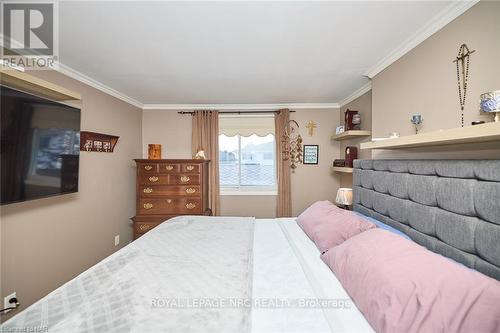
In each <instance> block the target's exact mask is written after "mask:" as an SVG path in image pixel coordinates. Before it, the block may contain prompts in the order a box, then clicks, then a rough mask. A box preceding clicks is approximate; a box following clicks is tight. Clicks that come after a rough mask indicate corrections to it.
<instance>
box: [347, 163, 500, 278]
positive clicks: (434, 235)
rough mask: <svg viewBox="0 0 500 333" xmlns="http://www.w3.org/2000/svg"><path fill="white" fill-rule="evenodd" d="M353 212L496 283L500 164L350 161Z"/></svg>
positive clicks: (498, 273)
mask: <svg viewBox="0 0 500 333" xmlns="http://www.w3.org/2000/svg"><path fill="white" fill-rule="evenodd" d="M353 172H354V176H353V183H354V184H353V185H354V187H353V192H354V199H353V201H354V210H355V211H357V212H359V213H361V214H364V215H367V216H370V217H372V218H375V219H377V220H379V221H381V222H383V223H385V224H388V225H390V226H392V227H394V228H396V229H399V230H400V231H402V232H404V233H405V234H407V235H408V236H409V237H410V238H411V239H413V240H414V241H415V242H417V243H419V244H420V245H423V246H425V247H427V248H428V249H430V250H432V251H434V252H437V253H439V254H442V255H444V256H447V257H449V258H452V259H454V260H455V261H458V262H460V263H462V264H464V265H466V266H468V267H471V268H474V269H476V270H478V271H480V272H482V273H484V274H486V275H488V276H491V277H493V278H496V279H497V280H500V160H355V161H354V171H353Z"/></svg>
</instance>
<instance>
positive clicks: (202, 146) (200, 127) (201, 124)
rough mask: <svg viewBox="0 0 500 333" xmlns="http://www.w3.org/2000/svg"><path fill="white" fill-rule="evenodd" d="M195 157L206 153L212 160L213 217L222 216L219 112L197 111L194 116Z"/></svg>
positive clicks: (193, 141)
mask: <svg viewBox="0 0 500 333" xmlns="http://www.w3.org/2000/svg"><path fill="white" fill-rule="evenodd" d="M191 142H192V144H191V150H192V152H193V155H194V154H196V153H197V152H198V151H199V150H204V151H205V156H206V158H207V159H209V160H210V168H209V169H210V172H209V185H210V189H209V197H210V198H209V200H210V208H211V209H212V214H213V215H216V216H217V215H219V214H220V195H219V112H218V111H195V112H194V114H193V133H192V140H191Z"/></svg>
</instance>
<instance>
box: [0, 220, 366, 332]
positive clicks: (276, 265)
mask: <svg viewBox="0 0 500 333" xmlns="http://www.w3.org/2000/svg"><path fill="white" fill-rule="evenodd" d="M215 224H217V225H215ZM200 232H202V233H203V235H204V236H203V237H201V238H200V237H199V236H198V235H200ZM226 265H230V266H231V267H229V269H228V268H227V267H226ZM250 299H252V300H253V309H252V308H251V307H252V306H251V305H252V304H250V306H249V304H242V302H247V301H249V300H250ZM319 300H326V301H330V302H331V304H330V305H328V304H327V305H326V306H324V307H322V306H319V305H317V304H315V303H316V302H318V301H319ZM169 302H170V303H169ZM23 327H42V328H43V327H49V331H50V332H78V331H85V332H87V331H94V332H104V331H105V332H113V331H115V332H125V331H132V332H148V331H149V332H159V331H163V332H167V331H170V332H172V331H186V332H193V331H200V332H209V331H211V332H241V331H252V332H330V331H335V332H372V331H373V330H372V329H371V327H370V325H369V324H368V323H367V322H366V320H365V319H364V317H363V315H362V314H361V313H360V312H359V311H358V309H357V308H356V306H355V305H354V304H353V303H352V301H351V300H350V298H349V296H348V295H347V293H346V292H345V290H344V289H343V288H342V286H341V285H340V283H339V281H338V280H337V279H336V278H335V275H333V274H332V272H331V271H330V270H329V269H328V267H327V266H325V265H324V263H323V262H322V261H321V260H320V258H319V254H318V250H317V249H316V247H315V246H314V244H313V243H312V242H311V241H310V240H309V238H307V236H306V235H305V234H304V233H303V232H302V230H301V229H300V228H299V227H298V226H297V224H296V223H295V219H254V218H241V217H203V216H201V217H200V216H186V217H178V218H175V219H174V220H171V221H169V222H168V223H163V224H161V225H160V226H158V227H157V228H156V229H154V230H152V231H151V232H149V233H147V234H145V235H144V236H143V237H141V238H139V239H137V240H136V241H134V242H132V243H131V244H129V245H127V246H126V247H124V248H122V249H121V250H119V251H117V252H116V253H114V254H112V255H111V256H109V257H108V258H106V259H104V260H103V261H101V262H100V263H98V264H97V265H95V266H93V267H92V268H90V269H89V270H87V271H85V272H83V273H82V274H80V275H79V276H78V277H76V278H75V279H73V280H71V281H69V282H68V283H66V284H65V285H63V286H61V287H60V288H58V289H56V290H55V291H53V292H52V293H50V294H49V295H47V296H46V297H44V298H42V299H41V300H40V301H38V302H36V303H35V304H33V305H31V306H30V307H29V308H27V309H26V310H24V311H23V312H21V313H19V314H18V315H16V316H15V317H13V318H12V319H11V320H9V321H7V322H6V323H5V324H4V325H3V326H2V329H12V328H23Z"/></svg>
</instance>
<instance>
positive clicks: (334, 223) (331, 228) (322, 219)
mask: <svg viewBox="0 0 500 333" xmlns="http://www.w3.org/2000/svg"><path fill="white" fill-rule="evenodd" d="M297 223H298V224H299V226H300V227H301V228H302V230H304V232H305V233H306V235H307V236H309V238H310V239H311V240H312V241H313V242H314V243H315V244H316V246H317V247H318V249H319V250H320V251H321V253H323V252H325V251H326V250H328V249H329V248H331V247H334V246H337V245H339V244H341V243H342V242H344V241H345V240H346V239H349V238H350V237H353V236H355V235H357V234H359V233H360V232H363V231H365V230H368V229H372V228H375V227H376V226H375V224H373V223H371V222H368V221H366V220H363V219H362V218H360V217H358V215H356V214H354V213H353V212H351V211H349V210H345V209H341V208H339V207H337V206H335V205H334V204H332V203H331V202H330V201H318V202H315V203H314V204H312V205H311V206H310V207H309V208H307V209H306V210H305V211H304V212H303V213H302V214H300V215H299V217H298V219H297Z"/></svg>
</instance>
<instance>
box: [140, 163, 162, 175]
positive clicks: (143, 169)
mask: <svg viewBox="0 0 500 333" xmlns="http://www.w3.org/2000/svg"><path fill="white" fill-rule="evenodd" d="M137 167H138V168H139V172H140V173H144V174H150V173H157V172H158V163H147V164H146V163H145V164H139V165H138V166H137Z"/></svg>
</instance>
